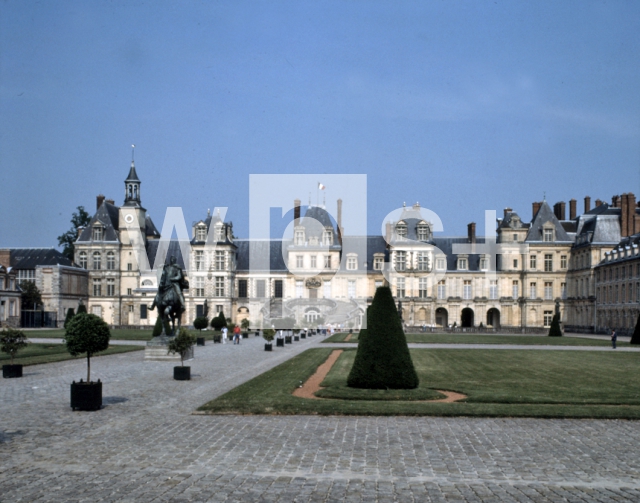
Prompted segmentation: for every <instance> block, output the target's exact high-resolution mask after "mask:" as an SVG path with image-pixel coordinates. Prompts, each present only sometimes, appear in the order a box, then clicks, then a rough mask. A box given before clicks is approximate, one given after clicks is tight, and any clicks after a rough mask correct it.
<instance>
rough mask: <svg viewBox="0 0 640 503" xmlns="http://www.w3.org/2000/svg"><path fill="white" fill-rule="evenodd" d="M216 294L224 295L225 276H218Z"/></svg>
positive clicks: (218, 295)
mask: <svg viewBox="0 0 640 503" xmlns="http://www.w3.org/2000/svg"><path fill="white" fill-rule="evenodd" d="M214 296H216V297H224V277H223V276H216V280H215V288H214Z"/></svg>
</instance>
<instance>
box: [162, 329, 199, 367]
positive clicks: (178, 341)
mask: <svg viewBox="0 0 640 503" xmlns="http://www.w3.org/2000/svg"><path fill="white" fill-rule="evenodd" d="M195 343H196V338H195V337H194V336H193V335H191V334H190V333H189V331H188V330H187V329H186V328H184V327H182V328H180V331H179V332H178V335H176V336H175V337H174V338H173V339H171V340H170V341H169V347H168V352H169V353H174V354H175V353H178V354H179V355H180V362H181V365H182V366H183V367H184V357H185V356H187V353H188V352H189V350H190V349H191V347H192V346H193V345H194V344H195Z"/></svg>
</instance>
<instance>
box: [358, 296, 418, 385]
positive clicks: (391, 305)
mask: <svg viewBox="0 0 640 503" xmlns="http://www.w3.org/2000/svg"><path fill="white" fill-rule="evenodd" d="M418 383H419V380H418V374H416V370H415V368H414V366H413V361H412V360H411V355H410V354H409V347H408V346H407V339H406V338H405V336H404V331H403V330H402V322H401V321H400V317H399V316H398V309H397V308H396V305H395V302H394V301H393V296H392V295H391V289H390V288H389V287H380V288H378V289H377V290H376V295H375V297H374V298H373V302H372V304H371V306H370V307H369V309H368V310H367V333H366V336H365V337H360V338H359V339H358V352H357V353H356V358H355V361H354V362H353V367H351V372H350V373H349V377H348V378H347V385H348V386H350V387H352V388H365V389H413V388H416V387H418Z"/></svg>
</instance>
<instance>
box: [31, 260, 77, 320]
mask: <svg viewBox="0 0 640 503" xmlns="http://www.w3.org/2000/svg"><path fill="white" fill-rule="evenodd" d="M88 276H89V273H88V271H87V270H86V269H83V268H81V267H69V266H62V265H52V266H44V265H40V266H37V267H36V278H35V283H36V286H37V287H38V290H40V293H41V295H42V303H43V304H44V310H45V311H48V312H54V313H56V314H57V322H58V327H60V328H61V327H63V326H64V320H65V317H66V314H67V310H68V309H69V308H72V309H73V310H74V312H76V311H77V310H78V305H79V304H80V303H81V302H82V303H84V304H87V303H88V301H89V295H88V294H89V292H88V282H87V279H88Z"/></svg>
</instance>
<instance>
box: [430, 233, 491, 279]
mask: <svg viewBox="0 0 640 503" xmlns="http://www.w3.org/2000/svg"><path fill="white" fill-rule="evenodd" d="M484 243H485V238H483V237H478V238H476V244H478V245H483V244H484ZM433 244H434V245H435V246H436V247H437V248H438V249H440V250H441V251H442V253H444V254H445V255H446V256H447V271H455V270H456V269H457V262H458V255H459V254H457V253H453V245H454V244H469V238H467V237H437V238H435V239H434V240H433ZM483 254H484V253H483ZM460 255H467V256H468V269H465V271H467V270H468V271H478V270H480V255H481V254H474V255H472V254H470V253H469V254H467V253H464V254H462V253H461V254H460Z"/></svg>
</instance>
